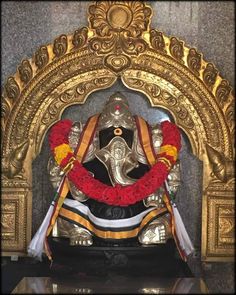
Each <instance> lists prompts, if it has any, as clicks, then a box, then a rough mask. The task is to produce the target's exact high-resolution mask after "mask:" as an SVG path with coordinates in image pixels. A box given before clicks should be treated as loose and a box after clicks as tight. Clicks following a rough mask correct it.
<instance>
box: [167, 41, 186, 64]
mask: <svg viewBox="0 0 236 295" xmlns="http://www.w3.org/2000/svg"><path fill="white" fill-rule="evenodd" d="M169 49H170V53H171V55H172V56H173V57H174V58H176V59H177V60H178V61H180V62H181V63H183V60H182V58H183V57H184V43H183V42H182V41H179V40H178V39H177V38H175V37H172V38H170V46H169Z"/></svg>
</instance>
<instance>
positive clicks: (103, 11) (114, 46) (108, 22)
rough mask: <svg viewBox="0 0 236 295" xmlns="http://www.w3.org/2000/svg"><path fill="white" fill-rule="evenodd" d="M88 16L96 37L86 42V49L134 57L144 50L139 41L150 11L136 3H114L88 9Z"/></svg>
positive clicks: (145, 44) (143, 5) (104, 3)
mask: <svg viewBox="0 0 236 295" xmlns="http://www.w3.org/2000/svg"><path fill="white" fill-rule="evenodd" d="M89 12H90V18H89V20H90V25H91V28H92V29H93V30H95V32H96V35H97V36H96V37H95V38H92V39H91V40H90V48H91V49H92V50H94V51H96V52H97V53H98V54H107V53H111V52H114V53H115V54H117V55H118V54H121V53H122V52H123V53H126V54H128V55H138V54H140V53H142V52H144V51H145V49H146V48H147V47H148V44H147V43H146V41H144V40H143V39H142V38H141V35H142V33H143V32H144V31H146V30H147V28H148V26H149V16H150V15H151V9H150V8H149V7H148V6H147V5H145V4H143V3H141V2H139V1H118V2H117V3H116V5H113V2H112V1H104V2H97V3H96V4H95V5H92V6H90V9H89ZM109 65H110V66H111V64H109ZM122 69H123V68H122ZM113 70H118V69H117V68H114V69H113Z"/></svg>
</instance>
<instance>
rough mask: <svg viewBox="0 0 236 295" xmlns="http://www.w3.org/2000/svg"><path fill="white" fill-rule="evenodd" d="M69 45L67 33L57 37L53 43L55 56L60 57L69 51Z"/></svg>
mask: <svg viewBox="0 0 236 295" xmlns="http://www.w3.org/2000/svg"><path fill="white" fill-rule="evenodd" d="M67 47H68V41H67V36H66V35H61V36H59V37H58V38H56V39H55V41H54V44H53V53H54V54H55V57H57V58H58V57H61V56H62V55H64V54H65V53H66V51H67Z"/></svg>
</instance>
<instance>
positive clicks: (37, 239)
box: [28, 176, 65, 261]
mask: <svg viewBox="0 0 236 295" xmlns="http://www.w3.org/2000/svg"><path fill="white" fill-rule="evenodd" d="M64 177H65V176H63V177H62V179H61V181H60V184H59V186H58V189H57V193H59V191H60V189H61V185H62V183H63V181H64ZM54 205H55V202H54V201H52V203H51V205H50V207H49V209H48V212H47V214H46V216H45V217H44V220H43V222H42V224H41V225H40V227H39V229H38V230H37V232H36V234H35V235H34V237H33V239H32V240H31V242H30V244H29V246H28V255H29V256H31V257H34V258H36V259H38V260H40V261H42V254H43V253H44V241H45V239H46V235H47V229H48V227H49V223H50V220H51V217H52V214H53V210H54Z"/></svg>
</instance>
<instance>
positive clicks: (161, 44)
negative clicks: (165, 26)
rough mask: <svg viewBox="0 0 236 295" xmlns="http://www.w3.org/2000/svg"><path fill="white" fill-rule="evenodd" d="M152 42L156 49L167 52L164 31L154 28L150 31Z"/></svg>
mask: <svg viewBox="0 0 236 295" xmlns="http://www.w3.org/2000/svg"><path fill="white" fill-rule="evenodd" d="M150 43H151V45H152V47H153V48H154V49H156V50H160V51H163V52H166V50H165V47H166V45H165V40H164V37H163V33H162V32H159V31H158V30H154V29H152V30H151V31H150Z"/></svg>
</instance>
